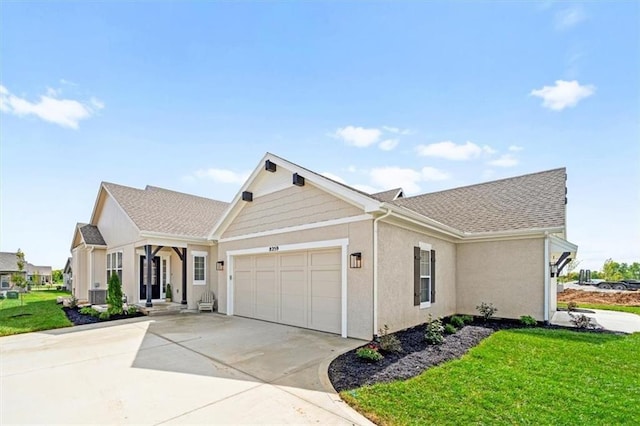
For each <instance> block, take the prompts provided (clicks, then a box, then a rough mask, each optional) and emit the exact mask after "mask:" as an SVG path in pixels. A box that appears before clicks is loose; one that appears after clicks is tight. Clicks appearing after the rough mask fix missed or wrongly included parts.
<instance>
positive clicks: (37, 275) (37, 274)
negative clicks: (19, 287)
mask: <svg viewBox="0 0 640 426" xmlns="http://www.w3.org/2000/svg"><path fill="white" fill-rule="evenodd" d="M25 270H26V271H27V281H28V282H29V283H30V284H35V285H44V284H50V283H51V282H52V276H51V275H52V274H53V269H52V268H51V266H36V265H34V264H32V263H29V262H27V264H26V265H25ZM36 280H37V281H38V282H35V281H36Z"/></svg>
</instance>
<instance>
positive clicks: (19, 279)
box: [11, 249, 27, 305]
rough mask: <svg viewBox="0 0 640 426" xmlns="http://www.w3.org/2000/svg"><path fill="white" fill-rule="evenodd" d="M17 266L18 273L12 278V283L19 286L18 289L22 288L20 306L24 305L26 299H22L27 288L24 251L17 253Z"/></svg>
mask: <svg viewBox="0 0 640 426" xmlns="http://www.w3.org/2000/svg"><path fill="white" fill-rule="evenodd" d="M16 258H17V259H16V265H17V266H18V272H16V273H14V274H13V275H12V276H11V281H12V282H13V283H14V284H15V285H17V286H18V287H20V289H21V290H23V291H21V292H20V305H24V299H23V298H22V294H23V293H24V288H25V287H26V286H27V279H26V278H25V277H24V265H25V261H24V253H23V252H22V250H20V249H18V252H17V253H16Z"/></svg>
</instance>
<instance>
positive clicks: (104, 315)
mask: <svg viewBox="0 0 640 426" xmlns="http://www.w3.org/2000/svg"><path fill="white" fill-rule="evenodd" d="M98 318H100V319H101V320H103V321H106V320H108V319H109V318H111V314H110V313H109V312H108V311H107V312H100V316H98Z"/></svg>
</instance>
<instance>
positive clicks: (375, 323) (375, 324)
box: [373, 209, 391, 336]
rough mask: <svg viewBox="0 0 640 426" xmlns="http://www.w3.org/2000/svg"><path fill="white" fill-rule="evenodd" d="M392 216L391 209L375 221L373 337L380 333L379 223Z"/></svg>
mask: <svg viewBox="0 0 640 426" xmlns="http://www.w3.org/2000/svg"><path fill="white" fill-rule="evenodd" d="M390 214H391V209H387V212H386V213H385V214H384V215H382V216H380V217H377V218H375V219H374V220H373V335H374V336H375V335H376V333H377V332H378V221H380V220H381V219H384V218H385V217H387V216H389V215H390Z"/></svg>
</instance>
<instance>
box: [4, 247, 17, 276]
mask: <svg viewBox="0 0 640 426" xmlns="http://www.w3.org/2000/svg"><path fill="white" fill-rule="evenodd" d="M0 271H2V272H18V256H16V254H15V253H9V252H6V251H3V252H0Z"/></svg>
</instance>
